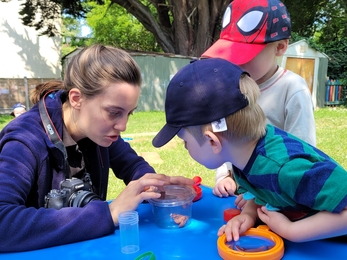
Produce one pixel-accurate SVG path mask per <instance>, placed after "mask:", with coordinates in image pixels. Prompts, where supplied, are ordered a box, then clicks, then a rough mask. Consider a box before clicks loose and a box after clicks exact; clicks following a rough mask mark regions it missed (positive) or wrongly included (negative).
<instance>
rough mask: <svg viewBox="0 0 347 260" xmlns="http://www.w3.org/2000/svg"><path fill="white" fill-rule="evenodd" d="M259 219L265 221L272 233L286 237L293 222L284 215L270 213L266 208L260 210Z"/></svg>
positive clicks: (274, 212) (275, 212)
mask: <svg viewBox="0 0 347 260" xmlns="http://www.w3.org/2000/svg"><path fill="white" fill-rule="evenodd" d="M257 212H258V217H259V218H260V220H261V221H263V222H264V223H265V224H266V225H267V226H268V227H269V228H270V229H271V230H272V231H274V232H275V233H277V234H278V235H280V236H281V237H284V238H285V237H286V236H287V232H288V230H289V229H290V225H291V224H292V223H293V222H291V221H290V220H289V219H288V218H287V217H286V216H285V215H284V214H282V213H280V212H277V211H269V210H267V209H266V207H265V206H262V207H260V208H258V210H257Z"/></svg>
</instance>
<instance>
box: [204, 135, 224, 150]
mask: <svg viewBox="0 0 347 260" xmlns="http://www.w3.org/2000/svg"><path fill="white" fill-rule="evenodd" d="M204 135H205V138H206V139H207V142H209V144H210V145H211V148H212V151H213V153H215V154H219V153H220V152H221V151H222V143H221V141H220V140H219V138H218V136H217V135H216V134H215V133H213V132H211V131H205V133H204Z"/></svg>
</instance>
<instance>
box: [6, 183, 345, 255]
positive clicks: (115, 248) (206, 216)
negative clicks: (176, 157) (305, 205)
mask: <svg viewBox="0 0 347 260" xmlns="http://www.w3.org/2000/svg"><path fill="white" fill-rule="evenodd" d="M201 187H202V189H203V196H202V199H201V200H199V201H196V202H194V205H193V213H192V215H193V216H192V218H193V219H192V222H191V224H190V225H188V226H186V227H184V228H180V229H160V228H158V227H156V226H155V224H154V220H153V216H152V212H151V205H150V204H141V205H140V206H139V208H138V209H137V210H138V212H139V216H140V251H139V252H137V253H135V254H132V255H125V254H122V253H121V251H120V243H119V231H118V230H116V232H115V233H114V234H112V235H109V236H106V237H102V238H98V239H93V240H88V241H84V242H79V243H73V244H68V245H64V246H57V247H52V248H47V249H42V250H35V251H29V252H21V253H9V254H0V259H1V260H5V259H11V260H13V259H25V260H27V259H35V260H37V259H50V258H52V259H60V258H61V259H64V260H65V259H66V260H67V259H74V260H75V259H112V260H115V259H126V260H127V259H132V260H133V259H134V258H135V257H137V256H139V255H140V254H142V253H144V252H147V251H152V252H153V253H154V254H155V256H156V259H157V260H162V259H163V260H170V259H178V258H179V259H184V260H186V259H187V260H189V259H194V260H196V259H208V260H211V259H212V260H213V259H221V258H220V257H219V254H218V251H217V238H218V237H217V235H216V234H217V230H218V228H219V227H220V226H221V225H223V224H224V220H223V212H224V210H225V209H227V208H231V207H234V200H235V198H234V197H231V198H217V197H215V196H214V195H213V194H212V190H211V188H208V187H205V186H201ZM0 235H1V234H0ZM284 244H285V251H284V257H283V259H285V260H287V259H295V260H297V259H331V258H332V257H333V258H334V259H347V237H345V236H344V237H338V238H333V239H326V240H319V241H314V242H306V243H292V242H289V241H284Z"/></svg>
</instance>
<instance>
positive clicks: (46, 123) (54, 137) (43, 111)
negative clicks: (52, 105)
mask: <svg viewBox="0 0 347 260" xmlns="http://www.w3.org/2000/svg"><path fill="white" fill-rule="evenodd" d="M47 94H50V92H48V93H46V94H45V95H44V96H43V97H42V98H41V99H40V101H39V111H40V117H41V121H42V123H43V127H44V128H45V130H46V133H47V135H48V137H49V139H50V140H51V141H52V143H53V144H54V145H55V147H57V148H58V149H59V150H60V151H61V152H62V153H63V155H64V173H65V177H66V178H67V179H68V178H71V176H70V175H71V173H70V166H69V162H68V160H67V152H66V148H65V145H64V143H63V141H62V140H61V137H60V136H59V134H58V132H57V130H56V129H55V126H54V124H53V122H52V120H51V118H50V117H49V114H48V111H47V108H46V104H45V98H46V96H47Z"/></svg>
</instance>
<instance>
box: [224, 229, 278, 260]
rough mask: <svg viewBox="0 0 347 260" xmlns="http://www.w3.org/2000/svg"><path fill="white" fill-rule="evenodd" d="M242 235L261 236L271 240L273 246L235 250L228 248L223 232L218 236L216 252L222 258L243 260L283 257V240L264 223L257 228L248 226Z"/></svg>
mask: <svg viewBox="0 0 347 260" xmlns="http://www.w3.org/2000/svg"><path fill="white" fill-rule="evenodd" d="M244 235H249V236H257V237H263V238H267V239H270V240H272V241H273V242H274V243H275V246H274V247H273V248H271V249H269V250H266V251H261V252H244V251H236V250H233V249H231V248H229V247H228V246H227V245H226V244H225V243H226V242H227V241H226V237H225V234H223V235H222V236H220V237H219V238H218V240H217V246H218V254H219V255H220V256H221V257H222V258H223V259H224V260H238V259H240V260H245V259H257V260H278V259H281V258H282V257H283V254H284V242H283V240H282V238H281V237H280V236H278V235H277V234H275V233H273V232H271V231H270V230H269V227H268V226H266V225H261V226H258V227H257V228H250V229H249V230H248V231H247V232H245V234H244Z"/></svg>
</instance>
